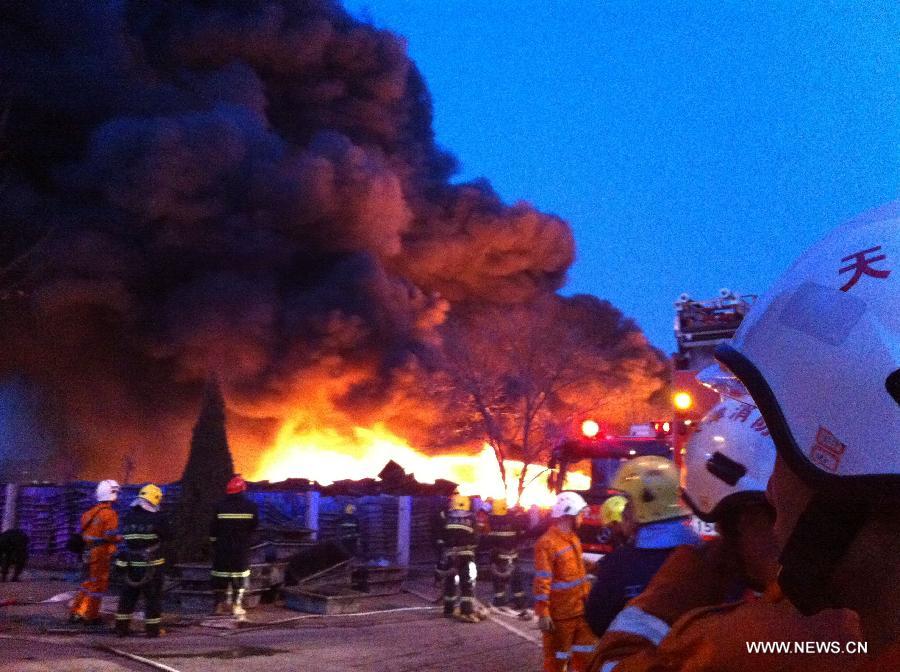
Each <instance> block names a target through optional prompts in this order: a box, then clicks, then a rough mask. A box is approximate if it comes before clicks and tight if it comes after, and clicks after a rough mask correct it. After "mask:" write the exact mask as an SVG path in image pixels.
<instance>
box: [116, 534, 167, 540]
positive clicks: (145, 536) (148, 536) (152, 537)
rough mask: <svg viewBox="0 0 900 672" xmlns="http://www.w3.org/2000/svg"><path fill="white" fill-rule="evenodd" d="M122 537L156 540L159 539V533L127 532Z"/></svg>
mask: <svg viewBox="0 0 900 672" xmlns="http://www.w3.org/2000/svg"><path fill="white" fill-rule="evenodd" d="M122 538H123V539H125V540H126V541H128V540H130V539H148V540H150V541H156V540H157V539H159V535H156V534H125V535H122Z"/></svg>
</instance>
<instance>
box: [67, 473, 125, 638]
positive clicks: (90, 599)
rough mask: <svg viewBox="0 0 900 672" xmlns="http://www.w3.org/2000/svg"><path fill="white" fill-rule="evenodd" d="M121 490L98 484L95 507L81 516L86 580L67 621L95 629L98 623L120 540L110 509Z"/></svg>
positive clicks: (116, 517)
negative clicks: (110, 570)
mask: <svg viewBox="0 0 900 672" xmlns="http://www.w3.org/2000/svg"><path fill="white" fill-rule="evenodd" d="M119 490H120V486H119V484H118V483H116V481H113V480H106V481H100V483H98V484H97V504H96V505H95V506H93V507H91V508H90V509H88V510H87V511H85V512H84V514H82V516H81V528H80V529H81V536H82V538H83V539H84V545H85V550H84V552H85V554H86V555H87V558H86V560H85V569H86V573H87V580H86V581H85V582H84V583H82V584H81V590H79V591H78V594H77V595H76V596H75V601H74V602H73V603H72V610H71V612H70V615H69V621H71V622H72V623H85V624H88V625H95V624H98V623H100V600H101V599H102V598H103V594H104V593H105V592H106V591H107V589H108V588H109V568H110V565H111V564H112V559H113V556H114V555H115V553H116V544H117V543H118V542H120V541H122V537H121V536H119V515H118V514H117V513H116V511H115V509H113V507H112V505H113V502H115V501H116V500H117V499H118V498H119Z"/></svg>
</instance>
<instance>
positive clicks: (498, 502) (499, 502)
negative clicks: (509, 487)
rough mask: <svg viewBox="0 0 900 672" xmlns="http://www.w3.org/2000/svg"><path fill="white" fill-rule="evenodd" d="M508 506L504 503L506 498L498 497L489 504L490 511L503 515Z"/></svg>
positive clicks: (496, 514)
mask: <svg viewBox="0 0 900 672" xmlns="http://www.w3.org/2000/svg"><path fill="white" fill-rule="evenodd" d="M508 511H509V508H508V506H507V504H506V500H505V499H503V498H502V497H500V498H499V499H495V500H494V501H493V503H492V504H491V513H493V514H494V515H495V516H505V515H506V514H507V512H508Z"/></svg>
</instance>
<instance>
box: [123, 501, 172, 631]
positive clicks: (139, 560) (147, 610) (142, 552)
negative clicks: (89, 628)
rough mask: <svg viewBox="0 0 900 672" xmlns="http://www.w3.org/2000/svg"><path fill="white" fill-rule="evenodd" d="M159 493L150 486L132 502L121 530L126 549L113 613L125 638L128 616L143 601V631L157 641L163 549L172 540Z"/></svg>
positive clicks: (163, 562) (129, 624)
mask: <svg viewBox="0 0 900 672" xmlns="http://www.w3.org/2000/svg"><path fill="white" fill-rule="evenodd" d="M160 502H162V490H160V489H159V488H158V487H157V486H155V485H153V484H152V483H149V484H147V485H145V486H144V487H143V488H141V491H140V492H139V493H138V496H137V498H136V499H135V500H134V501H132V502H131V507H130V508H129V509H128V513H126V514H125V519H124V521H123V524H122V526H121V532H122V539H123V540H124V541H125V549H124V550H123V551H122V552H121V553H120V554H119V557H118V558H117V559H116V567H117V568H119V569H120V570H124V585H123V587H122V593H121V594H120V596H119V607H118V609H117V610H116V634H117V635H119V636H120V637H125V636H126V635H128V634H129V632H130V630H131V615H132V614H133V613H134V608H135V607H136V606H137V602H138V600H139V599H140V597H141V596H142V595H143V597H144V615H145V618H144V630H145V632H146V633H147V636H148V637H158V636H159V633H160V621H161V616H162V588H163V568H164V565H165V562H166V561H165V555H164V553H163V545H164V544H165V543H166V542H167V541H169V539H170V538H171V533H170V531H169V523H168V521H167V520H166V517H165V516H164V515H163V514H161V513H160V512H159V505H160Z"/></svg>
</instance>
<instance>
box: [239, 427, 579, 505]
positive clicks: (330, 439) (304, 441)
mask: <svg viewBox="0 0 900 672" xmlns="http://www.w3.org/2000/svg"><path fill="white" fill-rule="evenodd" d="M296 427H297V426H296V424H295V423H287V424H285V425H284V427H282V429H281V431H280V432H279V435H278V437H277V439H276V442H275V445H274V447H272V448H271V449H269V450H268V451H267V452H266V453H265V454H264V455H263V457H262V459H261V460H260V464H259V466H258V468H257V470H256V472H255V474H254V475H253V478H254V479H255V480H269V481H283V480H285V479H287V478H307V479H309V480H311V481H317V482H318V483H321V484H322V485H330V484H331V483H334V482H335V481H340V480H344V479H350V480H359V479H363V478H369V477H372V476H374V475H375V474H377V473H378V472H379V471H381V469H382V467H384V465H385V464H386V463H387V462H388V461H389V460H393V461H394V462H396V463H397V464H399V465H400V466H402V467H403V468H404V469H405V470H406V471H407V472H409V473H411V474H413V475H414V476H415V477H416V480H418V481H419V482H420V483H434V482H435V481H436V480H438V479H441V478H442V479H445V480H448V481H453V482H455V483H459V486H460V491H461V492H463V493H464V494H467V495H478V496H480V497H494V498H499V497H503V496H504V495H505V496H506V499H507V501H508V502H509V503H510V504H513V503H515V500H516V493H517V489H518V480H519V476H520V474H521V473H522V467H523V464H522V462H518V461H516V460H505V461H504V466H505V468H506V481H507V482H506V486H505V487H504V484H503V482H502V480H501V478H500V469H499V467H498V466H497V461H496V459H495V458H494V452H493V450H491V448H490V446H488V445H485V446H484V447H483V448H482V450H481V452H479V453H476V454H473V455H462V454H454V455H425V454H424V453H420V452H419V451H417V450H415V449H414V448H412V447H410V446H409V444H407V443H406V441H404V440H403V439H401V438H400V437H398V436H396V435H394V434H392V433H391V432H390V431H388V430H387V429H385V427H384V426H382V425H380V424H376V425H375V426H374V427H372V428H371V429H365V428H363V427H355V428H354V429H353V435H352V436H347V435H345V434H342V433H340V432H338V431H337V430H335V429H320V430H311V431H298V430H297V429H296ZM549 473H550V472H549V471H548V470H547V469H546V468H545V467H542V466H540V465H534V464H532V465H528V469H527V471H526V476H525V483H526V487H525V491H524V492H523V494H522V502H521V503H522V505H523V506H526V507H528V506H531V505H532V504H537V505H538V506H541V507H548V506H550V505H552V504H553V501H554V499H555V496H554V494H553V493H552V492H551V491H550V490H549V489H548V487H547V477H548V475H549ZM565 485H566V487H567V488H572V489H576V490H583V489H587V488H588V486H589V485H590V479H589V478H588V477H587V476H586V475H584V474H581V473H578V472H573V473H569V474H568V475H567V479H566V484H565Z"/></svg>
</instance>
